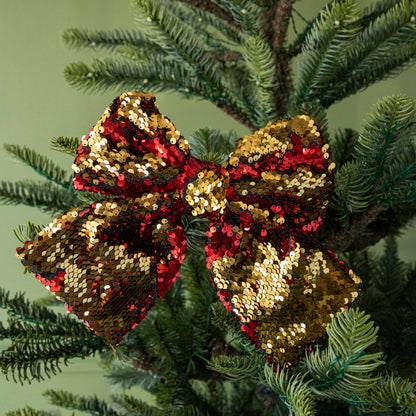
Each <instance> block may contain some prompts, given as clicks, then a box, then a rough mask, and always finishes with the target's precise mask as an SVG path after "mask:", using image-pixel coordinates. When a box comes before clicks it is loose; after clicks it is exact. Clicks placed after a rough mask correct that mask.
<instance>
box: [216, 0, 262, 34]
mask: <svg viewBox="0 0 416 416" xmlns="http://www.w3.org/2000/svg"><path fill="white" fill-rule="evenodd" d="M211 1H212V2H213V3H215V4H217V5H218V6H219V7H221V8H222V9H223V10H225V11H226V12H228V13H230V14H231V16H232V18H233V21H234V22H236V23H237V25H238V26H240V27H241V28H242V30H243V31H245V32H247V33H249V34H251V35H260V36H261V35H262V25H261V17H262V15H263V14H264V12H265V11H264V10H263V8H262V6H261V5H259V4H258V2H255V1H252V0H211Z"/></svg>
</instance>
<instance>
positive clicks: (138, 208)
mask: <svg viewBox="0 0 416 416" xmlns="http://www.w3.org/2000/svg"><path fill="white" fill-rule="evenodd" d="M189 150H190V149H189V146H188V144H187V143H186V140H185V139H184V138H183V137H182V136H181V135H180V134H179V132H178V131H177V130H176V129H175V126H174V125H173V123H171V122H170V121H169V119H167V118H166V117H164V116H163V115H162V114H160V113H159V110H158V107H157V105H156V104H155V97H154V96H153V95H152V94H146V93H143V92H130V93H126V94H122V95H121V96H120V97H118V98H116V99H115V100H114V102H113V104H112V105H111V106H110V107H109V108H107V109H106V111H105V112H104V114H103V115H102V117H101V119H100V120H99V121H98V123H97V124H96V125H95V126H94V127H93V128H92V129H91V130H90V132H89V134H88V135H87V136H84V137H83V139H82V141H81V143H80V146H79V148H78V152H77V157H76V160H75V163H74V165H73V169H74V171H75V174H74V187H75V189H85V190H88V191H93V192H96V193H97V192H100V193H103V194H106V195H111V196H120V198H114V197H113V198H111V199H104V200H98V201H96V202H95V203H93V204H92V205H89V206H88V205H86V206H82V207H77V208H74V209H72V210H71V211H69V212H67V213H66V214H64V215H62V216H60V217H59V218H57V219H56V220H54V221H53V222H52V223H51V224H49V226H48V227H46V228H45V229H44V230H43V231H42V232H40V233H39V234H38V235H37V236H36V237H35V239H34V240H33V241H31V242H26V243H25V245H24V246H23V247H22V248H19V249H18V254H17V256H18V257H19V258H20V259H21V260H22V262H23V264H24V265H25V266H26V267H27V268H28V269H29V270H30V271H32V272H34V273H36V275H37V278H38V279H39V280H40V281H41V282H42V283H43V284H44V285H45V286H46V287H47V288H48V289H49V290H51V291H52V292H53V293H54V294H55V295H56V296H57V297H58V298H59V299H61V300H63V301H65V302H66V303H67V308H68V310H70V311H71V312H73V313H75V314H76V315H77V316H78V318H80V319H82V320H84V321H85V322H86V323H87V325H88V326H89V327H90V328H91V329H92V330H94V332H95V333H97V335H99V336H101V337H102V338H104V339H105V340H106V341H107V342H109V343H111V344H117V343H118V342H120V340H121V338H122V337H123V335H124V334H125V333H127V332H128V331H129V330H130V329H131V328H133V327H134V326H135V325H136V324H137V323H139V322H140V321H141V320H142V319H143V318H144V317H145V316H146V314H147V312H148V311H149V310H150V308H151V307H152V306H153V304H154V302H155V299H156V298H157V297H159V298H160V297H162V296H163V295H164V294H165V293H166V291H167V290H168V288H169V287H170V286H171V285H172V283H173V282H174V281H175V279H176V278H177V276H178V274H179V269H180V265H181V263H182V261H183V258H184V255H185V252H186V240H185V234H184V231H183V229H182V224H181V214H183V213H185V212H186V211H189V212H190V211H191V210H192V207H191V206H190V205H189V204H188V203H187V201H186V200H185V198H184V197H185V196H188V197H189V195H193V191H192V189H194V188H193V185H192V183H194V184H196V183H197V182H195V181H198V180H202V179H200V177H201V174H200V175H199V177H198V172H199V171H201V170H202V171H203V172H205V170H204V166H205V165H204V164H203V162H202V163H201V164H200V163H198V161H197V160H196V159H194V158H192V157H190V156H189ZM207 168H208V166H207ZM202 176H204V173H202ZM188 185H190V186H188ZM188 188H189V190H188ZM188 199H189V198H188ZM172 213H175V215H173V214H172Z"/></svg>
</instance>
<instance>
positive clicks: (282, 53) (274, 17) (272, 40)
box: [264, 0, 296, 114]
mask: <svg viewBox="0 0 416 416" xmlns="http://www.w3.org/2000/svg"><path fill="white" fill-rule="evenodd" d="M295 1H296V0H280V1H279V2H278V3H277V5H276V6H274V7H272V8H271V9H270V11H269V12H268V13H267V14H266V15H265V16H264V27H265V33H266V36H267V38H268V39H269V44H270V47H271V49H272V52H273V54H274V56H275V59H276V73H275V77H276V80H277V81H278V83H279V84H278V87H277V88H276V90H275V108H276V111H277V114H285V113H286V112H287V101H288V97H289V89H290V86H291V82H290V68H289V62H290V56H289V54H288V52H287V50H286V47H285V42H286V35H287V29H288V27H289V22H290V17H291V14H292V6H293V4H294V3H295Z"/></svg>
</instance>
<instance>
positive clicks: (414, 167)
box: [355, 96, 416, 207]
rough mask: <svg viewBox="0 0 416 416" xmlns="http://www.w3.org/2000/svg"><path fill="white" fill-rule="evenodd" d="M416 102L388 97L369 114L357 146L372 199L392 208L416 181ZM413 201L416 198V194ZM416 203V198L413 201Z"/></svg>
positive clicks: (403, 98)
mask: <svg viewBox="0 0 416 416" xmlns="http://www.w3.org/2000/svg"><path fill="white" fill-rule="evenodd" d="M415 119H416V102H415V101H414V100H412V99H410V98H408V97H405V96H393V97H386V98H384V99H383V100H381V101H380V102H378V103H377V104H376V105H375V106H374V107H373V108H372V111H371V113H370V120H369V121H367V122H366V124H365V125H364V128H363V131H362V133H361V135H360V137H359V139H358V141H357V145H356V148H355V149H356V159H357V161H358V162H359V163H360V164H361V169H360V173H361V175H362V177H363V178H364V179H367V180H368V182H369V183H370V184H371V185H372V187H373V189H372V199H373V200H375V201H377V200H380V201H382V203H383V205H384V206H386V207H389V206H391V204H392V201H389V200H388V196H389V195H393V198H394V199H398V195H397V194H400V193H401V192H402V191H403V190H407V189H408V187H409V186H411V187H412V186H413V185H414V182H415V180H416V146H415V144H414V137H415V136H416V121H415ZM413 198H416V194H414V196H413ZM413 200H415V199H413Z"/></svg>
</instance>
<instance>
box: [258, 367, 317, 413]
mask: <svg viewBox="0 0 416 416" xmlns="http://www.w3.org/2000/svg"><path fill="white" fill-rule="evenodd" d="M304 379H305V375H303V376H302V375H300V374H292V375H289V372H288V371H286V370H285V369H283V368H278V370H277V371H276V372H275V371H274V370H273V367H271V366H270V365H268V364H266V365H265V366H264V375H263V380H262V383H263V384H264V385H266V386H268V387H270V388H271V389H272V390H273V391H274V392H275V393H277V394H278V395H279V398H280V399H281V400H282V401H283V403H285V405H286V406H287V408H288V409H289V414H294V415H296V416H315V415H316V410H315V408H316V404H315V401H314V398H313V397H312V394H311V391H310V387H309V384H310V383H311V380H308V381H305V380H304Z"/></svg>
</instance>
